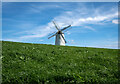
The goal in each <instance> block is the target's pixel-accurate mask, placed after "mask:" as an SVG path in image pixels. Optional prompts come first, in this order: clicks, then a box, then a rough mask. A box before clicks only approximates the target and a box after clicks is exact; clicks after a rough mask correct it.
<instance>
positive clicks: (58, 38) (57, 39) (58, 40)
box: [55, 34, 65, 46]
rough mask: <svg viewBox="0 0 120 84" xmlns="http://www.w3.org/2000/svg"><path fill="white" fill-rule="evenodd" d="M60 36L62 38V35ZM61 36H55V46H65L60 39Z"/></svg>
mask: <svg viewBox="0 0 120 84" xmlns="http://www.w3.org/2000/svg"><path fill="white" fill-rule="evenodd" d="M62 36H63V37H64V34H62ZM62 36H61V34H57V35H56V39H55V45H63V46H65V41H64V39H63V38H62Z"/></svg>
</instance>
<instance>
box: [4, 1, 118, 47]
mask: <svg viewBox="0 0 120 84" xmlns="http://www.w3.org/2000/svg"><path fill="white" fill-rule="evenodd" d="M52 21H55V22H56V23H57V25H59V27H60V28H61V29H62V28H64V27H65V26H68V25H72V27H70V28H68V29H67V30H66V31H64V34H65V39H66V41H67V43H66V45H67V46H78V47H97V48H112V49H117V48H118V3H117V2H3V3H2V40H4V41H14V42H24V43H39V44H52V45H54V44H55V37H52V38H50V39H48V37H49V36H50V34H51V33H53V32H57V30H56V28H55V26H54V24H53V23H52Z"/></svg>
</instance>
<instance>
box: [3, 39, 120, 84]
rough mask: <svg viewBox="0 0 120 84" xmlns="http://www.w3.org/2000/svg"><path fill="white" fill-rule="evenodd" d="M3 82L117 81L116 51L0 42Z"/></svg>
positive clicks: (33, 83)
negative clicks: (0, 43) (0, 46)
mask: <svg viewBox="0 0 120 84" xmlns="http://www.w3.org/2000/svg"><path fill="white" fill-rule="evenodd" d="M2 48H3V49H2V50H3V51H2V80H3V81H2V83H3V84H11V83H16V84H25V83H29V84H38V83H39V84H40V83H41V84H42V83H47V84H49V83H68V84H69V83H73V84H74V83H81V82H84V83H96V82H97V83H108V82H109V83H113V84H116V83H117V82H118V80H117V79H118V57H117V56H118V50H115V49H102V48H85V47H70V46H54V45H43V44H30V43H17V42H7V41H3V42H2Z"/></svg>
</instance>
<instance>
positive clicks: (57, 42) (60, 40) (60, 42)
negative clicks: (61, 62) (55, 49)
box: [48, 21, 71, 46]
mask: <svg viewBox="0 0 120 84" xmlns="http://www.w3.org/2000/svg"><path fill="white" fill-rule="evenodd" d="M53 24H54V25H55V28H56V29H57V30H58V31H57V32H56V33H55V34H53V35H52V36H50V37H49V38H48V39H50V38H51V37H53V36H56V39H55V45H63V46H65V43H67V42H66V40H65V37H64V33H63V32H62V31H64V30H65V29H67V28H69V27H71V25H69V26H67V27H64V28H63V29H60V28H59V27H58V26H57V25H56V23H55V22H54V21H53Z"/></svg>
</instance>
